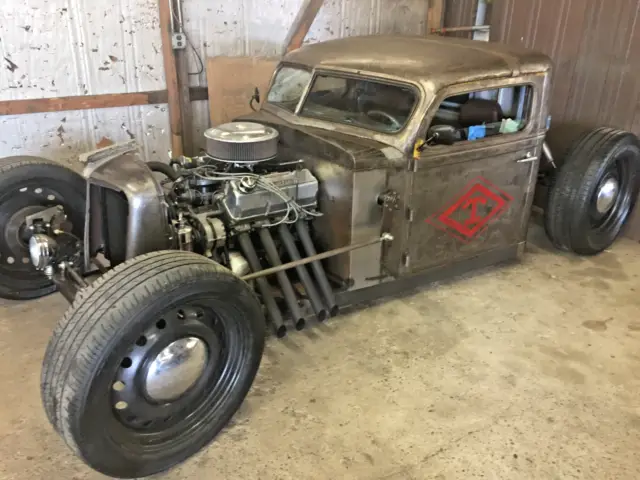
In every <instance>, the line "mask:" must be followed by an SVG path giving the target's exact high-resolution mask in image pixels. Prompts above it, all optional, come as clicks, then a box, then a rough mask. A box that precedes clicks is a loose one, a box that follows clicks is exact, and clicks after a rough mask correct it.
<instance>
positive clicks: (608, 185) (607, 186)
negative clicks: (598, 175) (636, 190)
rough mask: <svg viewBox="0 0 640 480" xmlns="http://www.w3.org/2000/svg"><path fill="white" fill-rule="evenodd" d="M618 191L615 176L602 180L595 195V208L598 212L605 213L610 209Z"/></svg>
mask: <svg viewBox="0 0 640 480" xmlns="http://www.w3.org/2000/svg"><path fill="white" fill-rule="evenodd" d="M619 191H620V185H619V183H618V180H616V179H615V178H612V177H609V178H608V179H606V180H605V181H604V182H602V184H601V185H600V188H599V189H598V195H597V197H596V209H597V210H598V213H600V214H602V213H606V212H608V211H609V210H610V209H611V207H612V206H613V204H614V203H615V201H616V198H617V197H618V192H619Z"/></svg>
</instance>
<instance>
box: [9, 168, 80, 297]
mask: <svg viewBox="0 0 640 480" xmlns="http://www.w3.org/2000/svg"><path fill="white" fill-rule="evenodd" d="M84 188H85V187H84V180H83V179H82V178H81V177H80V176H79V175H78V174H76V173H75V172H73V171H71V170H69V169H67V168H65V167H63V166H61V165H56V164H53V163H51V162H48V161H46V160H42V159H34V158H32V157H29V158H28V159H27V160H23V161H20V162H14V163H10V164H8V165H6V166H4V167H3V168H0V296H1V297H5V298H12V299H29V298H35V297H39V296H42V295H46V294H48V293H51V292H53V291H54V290H55V286H54V285H53V283H52V282H51V281H50V280H48V279H47V278H46V277H45V276H44V275H42V273H41V272H38V271H36V269H35V268H34V267H33V266H32V265H31V262H30V260H29V252H28V244H29V238H30V236H31V232H30V231H29V230H28V229H27V227H26V223H25V221H26V217H27V216H28V215H32V214H34V213H38V212H39V211H42V210H44V209H46V208H49V207H53V206H57V205H59V206H62V207H63V208H64V211H65V213H66V214H67V215H68V216H69V219H70V221H71V223H72V224H73V233H74V234H75V235H76V236H78V237H79V238H81V237H82V231H83V228H84V202H85V200H84V198H85V190H84Z"/></svg>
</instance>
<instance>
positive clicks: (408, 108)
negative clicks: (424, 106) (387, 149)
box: [300, 74, 416, 133]
mask: <svg viewBox="0 0 640 480" xmlns="http://www.w3.org/2000/svg"><path fill="white" fill-rule="evenodd" d="M415 103H416V95H415V93H414V91H413V90H412V89H411V88H409V87H404V86H399V85H392V84H388V83H382V82H377V81H373V80H365V79H357V78H345V77H339V76H334V75H324V74H322V75H317V76H316V78H315V80H314V82H313V85H312V87H311V90H310V91H309V95H308V96H307V99H306V101H305V103H304V105H303V107H302V110H301V111H300V114H301V115H305V116H308V117H316V118H322V119H324V120H329V121H334V122H339V123H347V124H349V125H355V126H358V127H363V128H368V129H371V130H378V131H381V132H386V133H395V132H398V131H400V130H402V128H403V127H404V126H405V125H406V123H407V121H408V120H409V116H410V115H411V112H412V111H413V107H414V105H415Z"/></svg>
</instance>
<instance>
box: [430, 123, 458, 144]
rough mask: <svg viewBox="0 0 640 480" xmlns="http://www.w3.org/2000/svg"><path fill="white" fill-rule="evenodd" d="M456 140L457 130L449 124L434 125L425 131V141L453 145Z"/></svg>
mask: <svg viewBox="0 0 640 480" xmlns="http://www.w3.org/2000/svg"><path fill="white" fill-rule="evenodd" d="M457 140H458V130H456V128H455V127H452V126H451V125H434V126H433V127H431V128H430V129H429V131H428V132H427V143H430V144H432V145H453V144H454V143H456V141H457Z"/></svg>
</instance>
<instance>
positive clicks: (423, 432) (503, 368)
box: [0, 0, 640, 480]
mask: <svg viewBox="0 0 640 480" xmlns="http://www.w3.org/2000/svg"><path fill="white" fill-rule="evenodd" d="M605 3H606V4H605ZM170 4H171V3H170V2H169V1H168V0H159V1H158V2H156V1H153V0H128V1H126V2H119V3H118V4H117V5H116V6H113V5H104V6H95V5H94V4H92V3H90V2H86V1H84V0H75V1H69V2H67V1H65V2H63V1H59V0H29V1H27V2H26V7H25V4H24V2H23V3H21V4H14V3H5V4H3V5H2V6H0V57H2V61H1V62H2V65H3V68H2V69H1V70H0V126H1V127H2V129H1V131H2V133H1V134H0V158H1V157H7V156H14V155H38V156H44V157H47V158H50V159H52V160H56V161H60V162H64V163H65V164H68V165H71V166H73V167H74V168H77V162H76V159H77V157H78V155H80V154H81V153H84V152H87V151H89V150H93V149H95V148H100V147H105V146H108V145H111V144H113V143H119V142H123V141H129V140H135V141H136V142H137V143H138V144H139V145H140V146H141V149H142V151H143V155H144V157H145V158H146V160H148V161H164V162H166V161H167V159H168V155H167V152H168V151H171V152H172V153H173V154H174V155H180V154H183V153H184V154H187V155H191V154H194V153H196V152H197V151H198V150H199V149H201V148H202V147H203V141H204V137H203V132H204V131H205V130H206V129H207V128H208V127H209V126H210V125H218V124H221V123H224V122H227V121H230V120H231V119H233V118H235V117H237V116H238V115H242V114H246V113H248V112H250V110H249V103H248V100H249V98H250V97H251V95H252V94H253V93H254V87H256V86H258V87H259V90H260V92H265V91H266V89H267V85H268V81H269V78H270V77H271V74H272V73H273V70H274V68H275V65H276V63H277V61H278V59H279V57H280V56H281V55H282V54H283V53H284V52H286V51H291V50H294V49H296V48H298V47H300V46H301V45H303V44H309V43H317V42H320V41H324V40H329V39H333V38H339V37H346V36H354V35H365V34H399V35H400V34H401V35H443V36H456V37H464V38H474V39H475V40H477V41H485V40H487V39H489V40H491V41H496V42H502V43H506V44H509V45H516V46H524V47H528V48H532V49H536V50H539V51H542V52H544V53H546V54H547V55H549V56H550V57H551V58H552V59H553V61H554V64H555V69H554V74H553V87H552V94H551V102H550V105H551V116H552V125H555V124H558V125H560V126H562V127H563V128H558V129H557V130H554V129H552V131H551V132H550V134H549V144H550V146H551V149H552V151H553V153H554V156H556V157H558V158H561V157H562V156H563V155H564V154H565V153H566V151H567V149H568V147H569V146H570V143H571V141H570V139H571V138H572V132H573V131H574V129H575V126H576V125H584V124H588V125H595V124H598V125H600V124H605V125H611V126H613V127H617V128H621V129H625V130H628V131H630V132H633V133H635V134H636V135H639V134H640V108H639V106H638V105H640V103H639V102H640V80H638V78H640V75H639V74H640V26H638V22H637V20H638V15H639V13H640V2H639V1H638V0H612V1H610V2H597V1H595V0H586V1H583V2H572V1H571V0H562V1H555V0H553V1H552V0H536V1H531V2H518V1H516V0H493V1H488V0H487V1H486V2H485V1H482V0H480V1H478V0H340V1H330V0H326V1H324V2H323V1H321V0H304V1H300V0H283V1H278V2H275V1H270V0H263V1H260V2H258V1H251V0H243V1H241V2H227V3H224V4H222V2H215V4H214V3H212V2H204V1H201V0H183V1H182V2H173V3H172V5H173V9H174V10H173V15H175V16H178V14H176V13H175V12H176V11H181V13H180V14H179V17H180V18H182V22H172V10H171V8H170ZM179 5H181V7H180V8H179V7H178V6H179ZM171 23H178V24H179V26H180V27H183V28H182V29H181V30H180V32H179V35H178V36H177V37H176V36H174V37H173V38H172V34H171V31H170V25H171ZM172 42H173V44H172ZM175 42H184V44H185V45H184V47H186V48H182V45H180V48H175V49H174V46H175ZM542 224H543V221H542V219H541V211H540V209H539V208H538V207H534V211H533V216H532V221H531V226H530V230H529V235H528V244H527V248H526V253H525V255H524V257H523V258H522V260H521V261H520V262H517V263H509V264H507V265H502V266H496V267H491V268H488V269H483V270H481V271H479V272H474V273H473V274H468V275H465V276H463V277H459V278H456V279H453V280H447V281H443V282H438V283H436V284H433V285H431V286H429V287H427V288H420V289H416V290H412V291H410V292H407V293H406V294H404V295H401V296H397V297H393V298H390V299H386V300H382V299H381V300H380V301H377V302H374V303H368V304H367V305H364V306H361V307H359V308H354V309H352V310H350V311H348V312H345V314H344V315H341V316H340V317H338V318H335V319H330V320H329V321H328V322H326V323H319V322H311V324H310V325H309V326H308V328H306V329H304V330H302V331H300V332H294V333H292V334H291V335H288V336H287V337H285V338H284V339H280V340H278V339H275V338H273V336H271V337H270V338H269V339H268V340H267V344H266V348H265V353H264V358H263V361H262V364H261V367H260V371H259V373H258V376H257V379H256V381H255V383H254V385H253V387H252V388H251V390H250V392H249V395H248V397H247V399H246V400H245V401H244V403H243V404H242V406H241V408H240V410H239V411H238V412H237V413H236V415H235V416H234V417H233V419H232V421H231V423H230V424H229V426H228V427H227V428H226V429H225V430H224V431H223V432H222V433H221V434H220V435H219V436H218V437H217V439H216V440H215V441H214V442H213V443H212V444H211V445H210V446H208V447H207V448H206V449H204V450H203V451H201V452H200V453H198V454H197V455H196V456H195V457H193V458H191V459H190V460H188V461H187V462H186V463H184V464H182V465H180V466H178V467H176V468H174V469H172V470H170V471H169V472H167V473H163V474H160V475H158V477H157V478H163V479H167V480H178V479H201V478H202V479H204V478H212V477H215V478H220V479H250V478H260V479H274V480H275V479H307V478H309V479H311V478H314V479H315V478H318V479H324V478H327V479H329V478H345V479H347V478H353V479H394V480H395V479H397V480H404V479H437V480H449V479H465V478H470V479H471V478H486V479H491V478H496V479H568V478H576V479H598V480H600V479H606V478H612V479H613V478H615V479H635V478H640V459H639V458H638V455H637V453H636V446H637V444H638V441H639V440H640V403H639V402H638V398H637V397H638V395H637V392H638V388H640V374H639V373H638V372H639V371H640V369H639V368H638V366H639V365H640V356H639V355H638V353H637V342H638V338H639V336H640V299H639V297H638V288H640V255H639V252H640V250H639V246H638V242H639V241H640V209H636V211H635V214H634V216H633V218H632V219H631V220H630V221H629V224H628V226H627V228H626V230H625V232H624V238H620V239H619V240H618V241H617V242H616V243H615V244H614V245H613V247H611V248H610V249H608V250H606V251H605V252H603V253H601V254H600V255H597V256H593V257H580V256H577V255H575V254H572V253H566V252H560V251H558V250H557V249H555V248H554V247H553V245H552V244H551V242H550V241H549V240H548V239H547V238H546V236H545V232H544V228H543V225H542ZM67 307H68V304H67V302H66V300H65V299H64V298H63V297H62V296H61V295H60V294H54V295H52V296H48V297H45V298H42V299H38V300H33V301H28V302H27V301H11V300H0V329H1V330H2V332H3V333H4V334H3V335H2V336H1V337H0V352H1V353H0V380H1V382H2V385H3V386H4V388H3V393H2V397H1V398H3V400H4V406H3V408H0V431H1V432H2V433H1V434H0V453H2V457H3V460H2V462H0V478H2V479H6V480H14V479H15V480H23V479H24V480H26V479H40V478H49V479H65V480H68V479H73V480H83V479H103V478H107V477H105V476H104V475H101V474H99V473H97V472H94V471H92V470H91V469H89V468H88V467H86V466H85V465H84V464H83V463H82V462H81V461H80V460H79V459H78V458H76V457H75V456H74V454H73V453H72V452H71V451H70V450H69V449H68V448H67V447H66V446H65V444H64V442H62V441H61V440H60V438H59V436H58V435H57V434H56V433H55V432H54V431H53V429H52V428H51V426H50V425H49V422H48V421H47V419H46V416H45V413H44V411H43V409H42V404H41V399H40V387H39V384H40V368H41V363H42V358H43V354H44V349H45V347H46V345H47V342H48V341H49V338H50V336H51V333H52V331H53V329H54V326H55V324H56V323H57V321H58V320H59V319H60V318H61V317H62V316H63V314H64V312H65V310H66V309H67Z"/></svg>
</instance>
